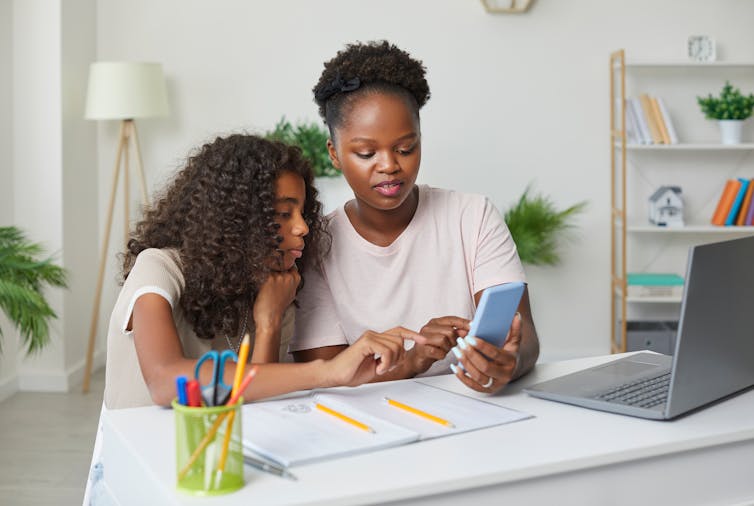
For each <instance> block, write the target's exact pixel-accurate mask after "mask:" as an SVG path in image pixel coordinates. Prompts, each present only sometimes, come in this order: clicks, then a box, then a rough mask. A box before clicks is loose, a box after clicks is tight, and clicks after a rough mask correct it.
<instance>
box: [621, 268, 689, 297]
mask: <svg viewBox="0 0 754 506" xmlns="http://www.w3.org/2000/svg"><path fill="white" fill-rule="evenodd" d="M626 285H627V286H626V291H627V294H628V296H629V297H682V296H683V278H682V277H681V276H679V275H678V274H672V273H659V272H641V273H634V272H630V273H628V274H627V275H626Z"/></svg>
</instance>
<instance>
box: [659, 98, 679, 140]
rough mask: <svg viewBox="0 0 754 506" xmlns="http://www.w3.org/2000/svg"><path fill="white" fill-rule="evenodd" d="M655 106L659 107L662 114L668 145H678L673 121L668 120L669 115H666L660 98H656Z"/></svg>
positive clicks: (666, 109)
mask: <svg viewBox="0 0 754 506" xmlns="http://www.w3.org/2000/svg"><path fill="white" fill-rule="evenodd" d="M657 105H659V106H660V113H662V119H663V120H664V121H665V126H666V127H667V129H668V136H669V137H670V143H671V144H678V134H677V133H676V131H675V126H674V125H673V120H672V119H670V114H668V108H667V107H665V102H664V101H663V100H662V98H661V97H657Z"/></svg>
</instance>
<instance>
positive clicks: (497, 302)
mask: <svg viewBox="0 0 754 506" xmlns="http://www.w3.org/2000/svg"><path fill="white" fill-rule="evenodd" d="M525 286H526V284H525V283H522V282H521V281H515V282H513V283H505V284H503V285H497V286H491V287H490V288H487V289H485V290H484V292H483V293H482V298H481V299H480V300H479V307H477V309H476V313H474V319H473V320H472V321H471V328H470V329H469V335H470V336H474V337H478V338H480V339H484V340H485V341H487V342H488V343H490V344H492V345H494V346H497V347H500V346H502V345H503V343H504V342H505V338H506V336H507V335H508V329H509V328H510V326H511V323H513V317H514V316H515V315H516V310H517V309H518V303H519V302H520V301H521V296H522V295H523V294H524V287H525Z"/></svg>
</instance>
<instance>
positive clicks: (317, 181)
mask: <svg viewBox="0 0 754 506" xmlns="http://www.w3.org/2000/svg"><path fill="white" fill-rule="evenodd" d="M314 186H315V187H316V188H317V191H318V192H319V201H320V202H322V212H323V214H328V213H330V212H332V211H334V210H335V209H337V208H338V207H339V206H341V205H343V203H345V202H347V201H349V200H351V199H352V198H353V190H351V187H350V186H348V183H347V182H346V178H344V177H343V176H337V177H315V178H314Z"/></svg>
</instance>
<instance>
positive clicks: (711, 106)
mask: <svg viewBox="0 0 754 506" xmlns="http://www.w3.org/2000/svg"><path fill="white" fill-rule="evenodd" d="M696 100H697V103H698V104H699V107H700V108H701V109H702V112H703V113H704V116H705V117H706V118H707V119H716V120H721V119H737V120H744V119H747V118H748V117H749V116H751V114H752V111H753V110H754V94H749V95H742V94H741V90H739V89H738V88H734V87H733V85H732V84H731V83H730V82H729V81H726V82H725V85H724V86H723V89H722V90H721V92H720V96H719V97H713V96H712V94H711V93H710V94H709V95H708V96H707V97H696Z"/></svg>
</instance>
